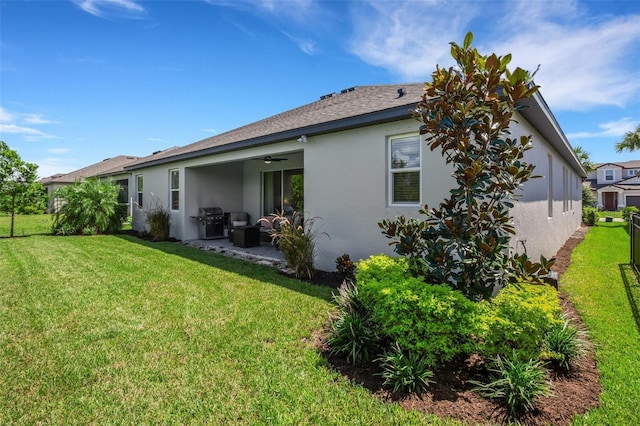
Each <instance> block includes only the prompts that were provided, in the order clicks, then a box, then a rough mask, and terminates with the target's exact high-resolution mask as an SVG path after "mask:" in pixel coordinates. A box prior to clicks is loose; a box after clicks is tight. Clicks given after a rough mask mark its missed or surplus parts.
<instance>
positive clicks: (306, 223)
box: [261, 212, 318, 279]
mask: <svg viewBox="0 0 640 426" xmlns="http://www.w3.org/2000/svg"><path fill="white" fill-rule="evenodd" d="M261 221H262V223H264V224H265V226H267V227H268V228H269V233H270V234H271V240H272V241H273V243H274V244H277V245H278V247H280V250H282V253H283V255H284V259H285V261H286V262H287V266H289V268H291V269H293V272H294V274H295V276H296V278H309V279H310V278H312V277H313V273H314V267H313V264H314V259H315V255H316V253H315V247H316V239H317V236H318V234H317V232H316V231H314V230H313V223H314V221H315V218H309V219H305V218H304V217H303V216H302V215H301V214H300V213H298V212H294V213H293V216H291V217H288V216H284V215H283V214H276V213H274V214H272V215H270V218H269V219H265V220H263V219H261Z"/></svg>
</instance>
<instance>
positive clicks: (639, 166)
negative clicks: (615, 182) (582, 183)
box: [594, 160, 640, 169]
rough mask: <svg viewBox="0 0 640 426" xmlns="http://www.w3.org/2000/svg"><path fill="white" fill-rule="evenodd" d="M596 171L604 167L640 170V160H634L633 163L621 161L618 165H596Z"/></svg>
mask: <svg viewBox="0 0 640 426" xmlns="http://www.w3.org/2000/svg"><path fill="white" fill-rule="evenodd" d="M594 166H595V168H596V169H599V168H600V167H604V166H617V167H622V168H623V169H640V160H632V161H621V162H617V163H599V164H594Z"/></svg>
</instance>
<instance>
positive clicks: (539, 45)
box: [351, 0, 640, 110]
mask: <svg viewBox="0 0 640 426" xmlns="http://www.w3.org/2000/svg"><path fill="white" fill-rule="evenodd" d="M487 5H488V3H484V2H471V1H468V2H454V3H451V2H444V1H440V0H431V1H423V2H415V1H402V2H376V1H373V0H372V1H368V2H359V3H356V4H355V6H354V8H353V11H352V12H353V13H352V14H353V17H352V20H353V27H354V33H353V35H352V39H351V50H352V52H353V53H354V54H355V55H357V56H358V57H360V58H361V59H362V60H363V61H365V62H367V63H369V64H372V65H375V66H379V67H382V68H385V69H387V70H389V71H390V72H392V73H394V74H398V75H399V76H401V77H402V78H404V79H407V80H412V81H413V80H421V79H427V78H428V77H429V76H430V74H431V72H433V70H434V69H435V65H436V64H439V65H441V66H449V65H451V64H452V59H451V58H450V49H449V42H451V41H457V42H458V43H460V42H461V41H462V39H463V37H464V35H465V33H466V32H467V31H469V30H473V31H474V34H475V36H476V37H475V38H476V40H475V41H474V45H475V46H477V47H478V49H479V50H480V52H481V53H491V52H496V53H497V54H499V55H504V54H506V53H512V54H513V60H512V62H511V66H512V67H515V66H520V67H522V68H525V69H529V70H531V71H533V70H535V69H536V68H537V66H538V65H539V64H540V65H541V68H540V71H539V72H538V74H537V75H536V83H537V84H539V85H540V86H542V88H541V91H542V94H543V95H544V97H545V100H546V101H547V102H548V103H549V104H550V105H551V107H552V108H553V109H559V110H588V109H590V108H593V107H596V106H602V105H615V106H624V105H626V104H627V103H629V102H632V101H634V100H635V99H637V98H638V95H640V71H639V68H640V67H638V53H637V46H638V44H639V43H640V14H636V15H626V16H618V17H614V16H605V17H600V18H599V19H595V18H593V17H590V16H589V15H588V9H586V8H585V7H588V6H589V5H588V3H587V4H586V6H585V4H584V3H579V2H575V1H563V2H549V1H544V2H542V1H541V2H491V7H486V6H487ZM483 38H484V39H485V40H491V41H490V42H489V41H487V42H486V43H484V45H483V43H482V42H479V40H482V39H483ZM634 58H635V59H634Z"/></svg>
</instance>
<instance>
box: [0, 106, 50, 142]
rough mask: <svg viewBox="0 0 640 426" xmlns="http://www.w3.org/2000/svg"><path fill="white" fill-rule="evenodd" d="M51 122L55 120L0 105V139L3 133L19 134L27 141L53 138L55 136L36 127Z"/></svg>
mask: <svg viewBox="0 0 640 426" xmlns="http://www.w3.org/2000/svg"><path fill="white" fill-rule="evenodd" d="M51 123H56V122H55V121H51V120H48V119H46V118H44V117H43V116H42V115H41V114H32V113H26V114H22V113H14V112H10V111H7V110H6V109H4V108H2V107H0V139H4V137H3V136H2V135H3V134H11V135H20V136H22V139H23V140H25V141H29V142H33V141H38V140H42V139H55V138H57V136H55V135H52V134H50V133H47V132H44V131H42V130H40V129H38V128H36V127H37V126H39V125H43V124H51Z"/></svg>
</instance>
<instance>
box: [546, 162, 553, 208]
mask: <svg viewBox="0 0 640 426" xmlns="http://www.w3.org/2000/svg"><path fill="white" fill-rule="evenodd" d="M547 163H548V165H547V168H548V170H547V179H548V183H549V186H548V188H547V215H548V216H549V217H553V157H552V156H551V154H549V155H548V157H547Z"/></svg>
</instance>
